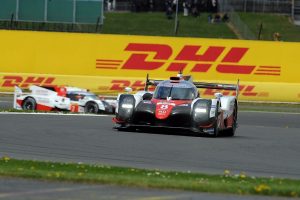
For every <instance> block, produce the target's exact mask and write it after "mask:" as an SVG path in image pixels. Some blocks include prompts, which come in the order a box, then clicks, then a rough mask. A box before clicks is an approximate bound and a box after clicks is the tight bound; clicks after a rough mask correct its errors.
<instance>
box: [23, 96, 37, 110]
mask: <svg viewBox="0 0 300 200" xmlns="http://www.w3.org/2000/svg"><path fill="white" fill-rule="evenodd" d="M22 109H23V110H36V101H35V100H34V98H31V97H28V98H26V99H25V100H24V102H23V104H22Z"/></svg>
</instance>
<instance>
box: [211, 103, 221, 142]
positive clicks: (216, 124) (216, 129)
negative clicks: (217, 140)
mask: <svg viewBox="0 0 300 200" xmlns="http://www.w3.org/2000/svg"><path fill="white" fill-rule="evenodd" d="M219 109H220V105H219V103H218V104H217V107H216V113H215V121H214V125H213V128H214V131H213V134H212V135H211V136H212V137H218V136H219V131H220V117H219V115H220V113H219Z"/></svg>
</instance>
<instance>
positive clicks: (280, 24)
mask: <svg viewBox="0 0 300 200" xmlns="http://www.w3.org/2000/svg"><path fill="white" fill-rule="evenodd" d="M239 15H240V17H241V19H242V20H243V21H244V22H245V23H246V24H247V25H248V26H249V28H250V29H251V30H252V31H253V32H254V33H255V34H256V35H258V32H259V28H260V25H261V24H262V32H261V40H273V34H274V33H275V32H278V33H280V35H281V38H280V39H281V40H282V41H289V42H300V37H299V35H300V26H296V25H294V24H292V22H291V20H290V18H289V16H285V15H276V14H264V13H239Z"/></svg>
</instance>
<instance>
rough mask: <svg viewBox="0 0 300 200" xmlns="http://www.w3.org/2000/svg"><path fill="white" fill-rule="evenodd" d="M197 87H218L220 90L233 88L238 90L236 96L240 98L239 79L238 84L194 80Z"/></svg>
mask: <svg viewBox="0 0 300 200" xmlns="http://www.w3.org/2000/svg"><path fill="white" fill-rule="evenodd" d="M193 83H194V85H195V86H196V87H197V88H208V89H218V90H233V91H235V92H236V94H235V96H236V98H237V99H238V96H239V87H240V85H239V83H240V80H239V79H238V80H237V83H236V84H223V83H205V82H193Z"/></svg>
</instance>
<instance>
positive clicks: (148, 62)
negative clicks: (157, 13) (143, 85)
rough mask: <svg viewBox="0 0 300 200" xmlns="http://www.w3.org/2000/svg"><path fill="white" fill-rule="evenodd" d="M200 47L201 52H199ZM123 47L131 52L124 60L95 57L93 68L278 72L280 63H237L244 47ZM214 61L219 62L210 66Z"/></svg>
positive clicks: (264, 73)
mask: <svg viewBox="0 0 300 200" xmlns="http://www.w3.org/2000/svg"><path fill="white" fill-rule="evenodd" d="M202 49H204V53H199V51H200V50H201V51H202ZM124 51H125V52H132V53H131V55H130V56H129V58H128V59H127V60H125V61H123V60H107V59H97V60H96V68H97V69H122V70H148V71H149V70H156V69H159V68H161V67H164V66H166V67H167V68H166V71H175V72H178V71H180V70H184V69H185V68H186V67H187V66H188V65H193V67H192V68H191V70H190V72H194V73H195V72H199V73H201V72H202V73H206V72H208V71H210V70H215V71H216V72H217V73H221V74H248V75H263V76H280V75H281V66H265V65H264V66H256V65H254V64H247V65H242V64H240V61H242V59H243V58H244V57H246V55H247V52H248V51H250V49H249V48H246V47H226V46H207V47H203V46H200V45H198V46H197V45H184V46H183V47H182V48H181V50H180V51H179V52H174V50H173V48H172V47H171V46H170V45H167V44H144V43H129V44H128V45H127V46H126V47H125V49H124ZM224 54H225V55H224ZM153 55H154V56H153ZM170 61H171V63H170ZM216 62H218V63H219V64H217V65H216V67H212V66H213V64H215V63H216ZM190 72H189V73H190Z"/></svg>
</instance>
